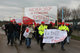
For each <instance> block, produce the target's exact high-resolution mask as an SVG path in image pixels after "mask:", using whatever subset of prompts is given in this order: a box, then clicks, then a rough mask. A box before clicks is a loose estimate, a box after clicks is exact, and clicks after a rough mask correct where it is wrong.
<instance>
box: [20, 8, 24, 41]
mask: <svg viewBox="0 0 80 53" xmlns="http://www.w3.org/2000/svg"><path fill="white" fill-rule="evenodd" d="M23 17H24V8H23V16H22V23H21V29H20V40H21V35H22V26H23Z"/></svg>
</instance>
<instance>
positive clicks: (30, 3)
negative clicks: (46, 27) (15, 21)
mask: <svg viewBox="0 0 80 53" xmlns="http://www.w3.org/2000/svg"><path fill="white" fill-rule="evenodd" d="M79 4H80V0H0V19H3V17H7V18H4V19H8V17H14V16H15V17H21V16H22V14H23V13H22V11H23V10H22V9H23V7H38V6H58V7H61V6H66V7H68V8H71V9H74V8H77V7H78V5H79Z"/></svg>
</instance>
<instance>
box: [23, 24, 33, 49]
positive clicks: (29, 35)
mask: <svg viewBox="0 0 80 53" xmlns="http://www.w3.org/2000/svg"><path fill="white" fill-rule="evenodd" d="M33 33H34V31H33V29H32V23H30V24H29V26H28V27H27V28H26V30H25V32H24V37H25V38H26V46H27V48H31V46H30V45H31V38H32V34H33Z"/></svg>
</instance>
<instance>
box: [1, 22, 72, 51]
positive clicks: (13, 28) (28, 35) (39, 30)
mask: <svg viewBox="0 0 80 53" xmlns="http://www.w3.org/2000/svg"><path fill="white" fill-rule="evenodd" d="M58 25H59V26H55V24H53V23H52V22H50V24H48V25H47V24H45V22H44V21H42V22H41V24H37V25H36V26H34V25H33V23H29V24H28V25H24V24H23V25H22V28H21V26H20V25H18V24H17V23H16V22H15V21H14V22H12V21H10V22H9V23H8V24H5V26H4V27H2V29H4V31H5V34H6V35H7V40H8V42H7V45H9V44H11V46H13V45H14V44H15V41H16V40H19V42H20V45H22V43H23V41H25V42H26V46H27V48H31V40H32V38H35V39H36V42H37V44H39V45H40V48H41V50H44V45H45V43H43V42H42V41H43V36H44V30H45V29H59V30H61V31H64V30H65V31H67V34H68V36H67V37H66V38H65V39H64V40H63V41H62V42H60V43H61V50H63V51H64V50H65V48H64V45H65V43H66V42H67V43H68V44H69V43H70V38H71V33H72V29H71V26H70V24H65V23H64V22H62V23H61V24H58ZM21 29H22V30H21ZM20 35H21V38H20ZM55 44H56V43H52V44H51V47H54V45H55Z"/></svg>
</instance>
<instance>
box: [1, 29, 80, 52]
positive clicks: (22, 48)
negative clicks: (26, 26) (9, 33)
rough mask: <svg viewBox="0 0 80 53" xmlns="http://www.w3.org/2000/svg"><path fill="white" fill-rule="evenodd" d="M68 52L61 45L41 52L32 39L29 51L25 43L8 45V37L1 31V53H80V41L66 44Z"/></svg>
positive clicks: (45, 48) (49, 47) (47, 47)
mask: <svg viewBox="0 0 80 53" xmlns="http://www.w3.org/2000/svg"><path fill="white" fill-rule="evenodd" d="M65 49H66V51H62V50H61V49H60V44H56V45H55V46H54V47H53V48H51V45H50V44H46V45H45V46H44V51H41V50H40V47H39V45H38V44H37V43H36V40H35V39H32V43H31V48H29V49H27V47H26V45H25V42H24V43H23V44H22V45H19V42H18V41H16V44H15V45H14V46H10V45H7V37H6V35H5V33H4V31H3V30H1V29H0V53H80V41H76V40H71V42H70V44H69V45H68V44H65Z"/></svg>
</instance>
